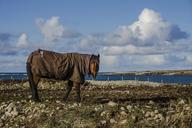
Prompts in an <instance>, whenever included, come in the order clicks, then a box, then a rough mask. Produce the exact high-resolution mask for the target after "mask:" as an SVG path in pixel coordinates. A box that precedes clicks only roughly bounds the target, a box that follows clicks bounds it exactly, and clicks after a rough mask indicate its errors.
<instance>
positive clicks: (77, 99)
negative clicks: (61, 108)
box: [74, 82, 81, 102]
mask: <svg viewBox="0 0 192 128" xmlns="http://www.w3.org/2000/svg"><path fill="white" fill-rule="evenodd" d="M74 86H75V89H76V93H77V97H76V101H77V102H81V96H80V84H79V83H75V82H74Z"/></svg>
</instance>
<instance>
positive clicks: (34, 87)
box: [30, 76, 40, 101]
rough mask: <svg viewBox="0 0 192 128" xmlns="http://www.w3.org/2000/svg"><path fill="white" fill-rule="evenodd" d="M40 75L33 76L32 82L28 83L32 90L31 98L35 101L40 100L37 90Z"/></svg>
mask: <svg viewBox="0 0 192 128" xmlns="http://www.w3.org/2000/svg"><path fill="white" fill-rule="evenodd" d="M39 80H40V77H39V76H33V82H32V84H31V85H30V86H31V90H32V99H33V100H35V101H40V99H39V95H38V91H37V85H38V83H39Z"/></svg>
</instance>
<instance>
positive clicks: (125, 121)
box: [119, 119, 127, 124]
mask: <svg viewBox="0 0 192 128" xmlns="http://www.w3.org/2000/svg"><path fill="white" fill-rule="evenodd" d="M119 123H120V124H126V123H127V119H124V120H122V121H120V122H119Z"/></svg>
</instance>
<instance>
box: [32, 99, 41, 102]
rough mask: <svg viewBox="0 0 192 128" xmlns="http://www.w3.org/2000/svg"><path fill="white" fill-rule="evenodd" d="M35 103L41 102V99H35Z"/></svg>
mask: <svg viewBox="0 0 192 128" xmlns="http://www.w3.org/2000/svg"><path fill="white" fill-rule="evenodd" d="M33 101H35V102H41V100H40V99H33Z"/></svg>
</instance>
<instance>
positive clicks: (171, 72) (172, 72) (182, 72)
mask: <svg viewBox="0 0 192 128" xmlns="http://www.w3.org/2000/svg"><path fill="white" fill-rule="evenodd" d="M99 75H192V70H154V71H131V72H99Z"/></svg>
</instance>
